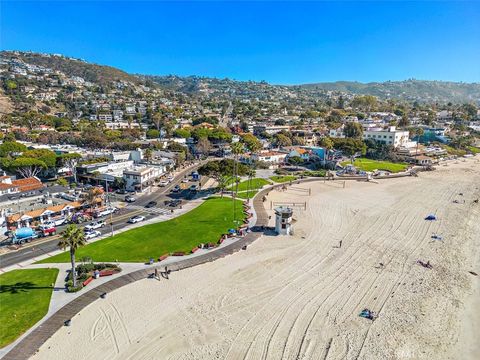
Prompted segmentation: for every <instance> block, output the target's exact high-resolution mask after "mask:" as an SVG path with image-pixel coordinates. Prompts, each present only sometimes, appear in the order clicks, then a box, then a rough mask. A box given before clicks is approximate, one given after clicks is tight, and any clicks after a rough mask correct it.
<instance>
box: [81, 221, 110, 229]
mask: <svg viewBox="0 0 480 360" xmlns="http://www.w3.org/2000/svg"><path fill="white" fill-rule="evenodd" d="M105 225H106V224H105V221H102V220H99V221H94V222H91V223H90V224H88V225H87V226H85V231H92V230H96V229H100V228H103V227H104V226H105Z"/></svg>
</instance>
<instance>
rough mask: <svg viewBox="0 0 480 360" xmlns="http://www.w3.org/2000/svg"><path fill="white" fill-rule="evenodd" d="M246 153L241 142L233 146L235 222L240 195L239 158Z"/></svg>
mask: <svg viewBox="0 0 480 360" xmlns="http://www.w3.org/2000/svg"><path fill="white" fill-rule="evenodd" d="M243 152H244V147H243V144H242V143H240V142H236V143H233V144H232V153H233V155H234V159H235V160H234V162H233V178H234V180H235V194H234V196H233V197H232V199H233V221H234V222H235V220H236V219H235V216H236V203H237V201H236V199H235V198H236V197H237V193H238V156H239V155H240V154H243Z"/></svg>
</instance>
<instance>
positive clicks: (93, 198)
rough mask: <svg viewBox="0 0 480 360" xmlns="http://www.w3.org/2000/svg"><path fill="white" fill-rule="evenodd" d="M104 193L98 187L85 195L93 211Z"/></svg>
mask: <svg viewBox="0 0 480 360" xmlns="http://www.w3.org/2000/svg"><path fill="white" fill-rule="evenodd" d="M102 193H103V191H102V190H100V189H99V188H97V187H93V188H91V189H90V190H88V191H87V193H86V194H85V201H86V202H87V204H89V205H90V208H91V209H92V210H93V209H94V208H95V205H96V204H97V200H98V198H99V197H100V196H101V195H102Z"/></svg>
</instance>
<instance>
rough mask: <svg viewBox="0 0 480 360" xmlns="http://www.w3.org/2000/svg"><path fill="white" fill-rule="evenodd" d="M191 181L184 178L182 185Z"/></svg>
mask: <svg viewBox="0 0 480 360" xmlns="http://www.w3.org/2000/svg"><path fill="white" fill-rule="evenodd" d="M189 181H190V180H188V178H183V179H182V183H188V182H189Z"/></svg>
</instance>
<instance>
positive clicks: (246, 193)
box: [237, 190, 258, 199]
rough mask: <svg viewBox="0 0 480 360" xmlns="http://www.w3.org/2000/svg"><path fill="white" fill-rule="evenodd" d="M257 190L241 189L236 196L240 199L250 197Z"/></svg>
mask: <svg viewBox="0 0 480 360" xmlns="http://www.w3.org/2000/svg"><path fill="white" fill-rule="evenodd" d="M257 192H258V191H257V190H250V191H242V192H239V193H237V197H238V198H240V199H251V198H252V197H254V196H255V194H256V193H257Z"/></svg>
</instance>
